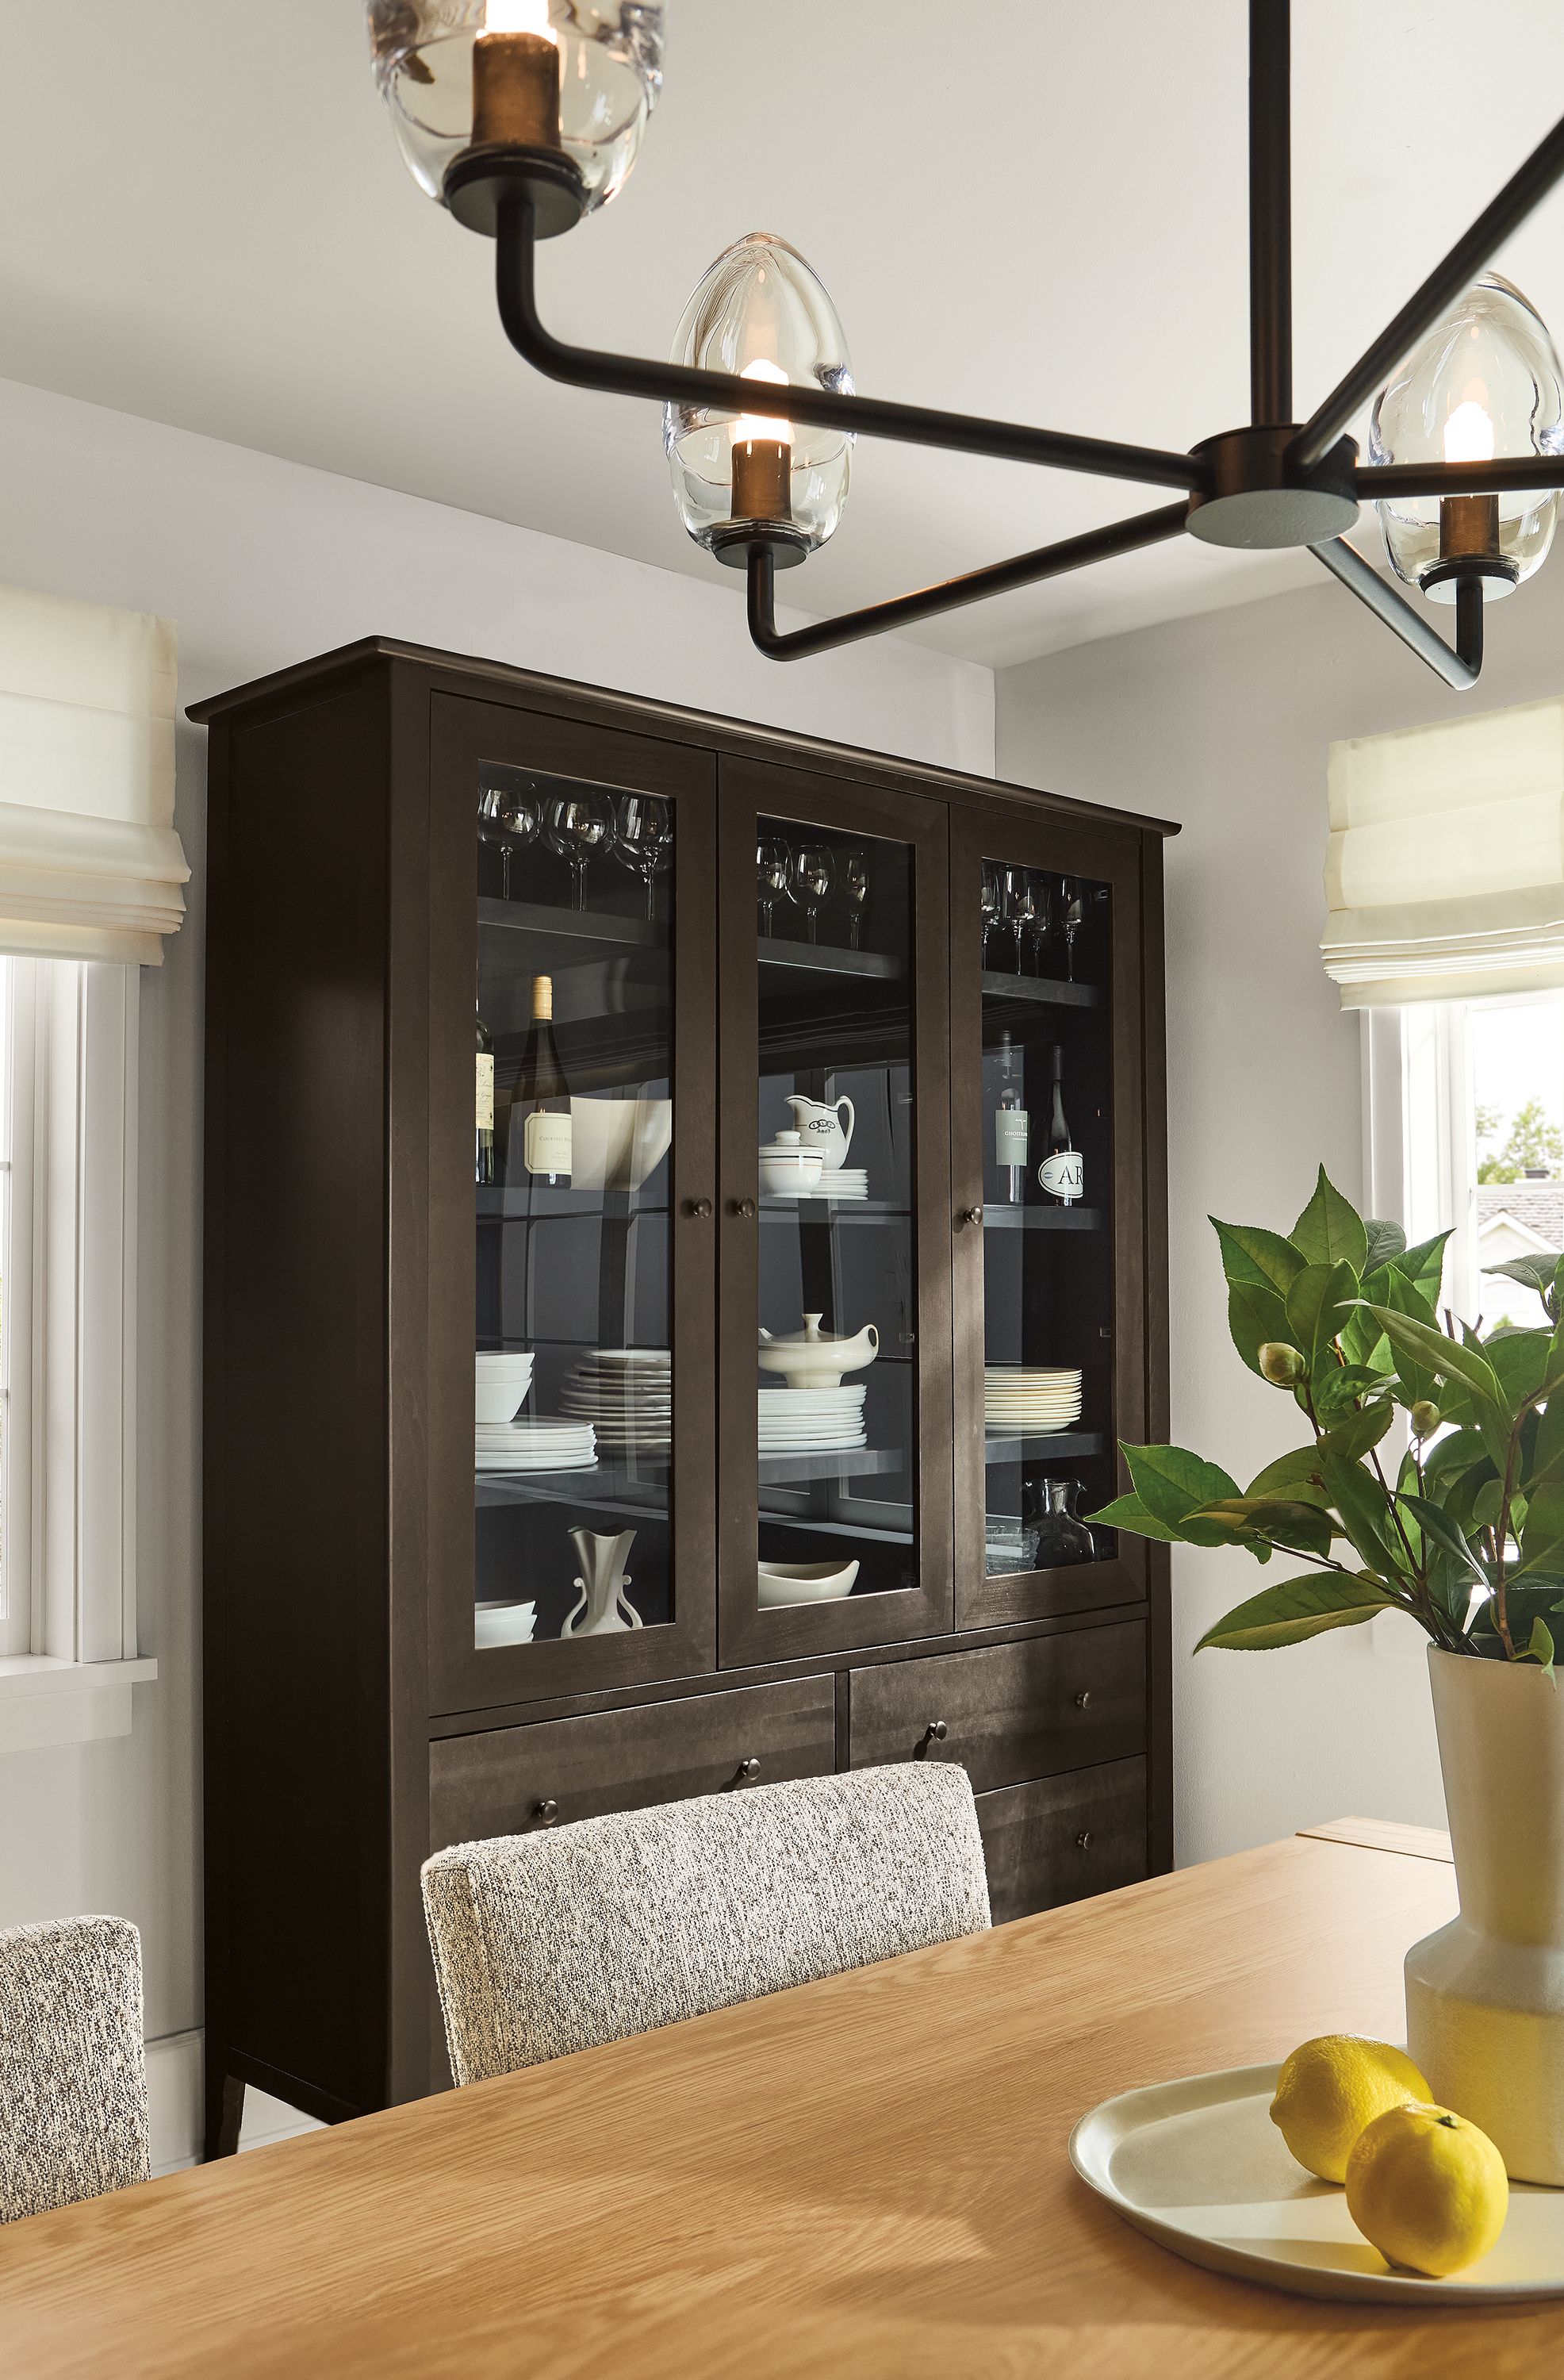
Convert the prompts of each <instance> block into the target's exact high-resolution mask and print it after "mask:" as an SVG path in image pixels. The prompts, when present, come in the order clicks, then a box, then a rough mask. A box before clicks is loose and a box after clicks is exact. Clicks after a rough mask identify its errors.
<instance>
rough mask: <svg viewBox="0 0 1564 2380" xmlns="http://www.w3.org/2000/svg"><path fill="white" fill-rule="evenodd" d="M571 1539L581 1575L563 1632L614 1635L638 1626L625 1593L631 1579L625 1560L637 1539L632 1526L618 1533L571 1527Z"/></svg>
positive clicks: (634, 1609)
mask: <svg viewBox="0 0 1564 2380" xmlns="http://www.w3.org/2000/svg"><path fill="white" fill-rule="evenodd" d="M570 1542H571V1544H572V1545H573V1546H574V1547H575V1548H576V1560H578V1561H579V1562H580V1564H581V1568H582V1572H583V1573H584V1575H583V1576H582V1577H580V1578H578V1579H577V1580H576V1592H577V1594H578V1595H579V1597H580V1598H581V1599H580V1601H579V1602H578V1603H577V1604H576V1607H575V1609H573V1610H572V1611H571V1613H570V1614H569V1616H568V1618H567V1619H566V1621H565V1623H564V1627H563V1628H562V1629H561V1630H560V1634H561V1635H562V1636H617V1635H618V1634H619V1633H621V1631H622V1630H624V1629H627V1628H639V1627H640V1625H641V1615H640V1613H639V1612H638V1611H637V1609H636V1607H635V1605H634V1604H633V1603H632V1602H631V1601H630V1599H629V1597H628V1596H627V1595H626V1594H625V1592H624V1590H625V1588H626V1587H627V1586H628V1585H630V1581H629V1580H628V1579H627V1578H626V1577H625V1575H624V1564H625V1560H626V1559H627V1558H628V1555H629V1551H630V1548H631V1547H632V1546H633V1545H634V1544H635V1542H636V1532H635V1530H634V1529H625V1530H623V1531H622V1532H621V1534H620V1535H619V1536H617V1537H600V1536H594V1535H593V1533H592V1531H591V1530H590V1529H572V1531H571V1532H570Z"/></svg>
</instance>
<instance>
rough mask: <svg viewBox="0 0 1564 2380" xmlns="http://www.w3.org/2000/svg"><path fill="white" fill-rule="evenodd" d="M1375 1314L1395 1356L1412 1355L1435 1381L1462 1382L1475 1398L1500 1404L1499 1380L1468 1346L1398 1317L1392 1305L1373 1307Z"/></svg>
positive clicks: (1481, 1356)
mask: <svg viewBox="0 0 1564 2380" xmlns="http://www.w3.org/2000/svg"><path fill="white" fill-rule="evenodd" d="M1374 1312H1375V1314H1376V1317H1377V1318H1378V1320H1379V1321H1380V1322H1381V1323H1382V1324H1383V1325H1384V1330H1385V1336H1386V1337H1387V1338H1388V1340H1389V1342H1390V1344H1391V1346H1392V1347H1394V1348H1395V1350H1396V1352H1397V1354H1407V1355H1409V1356H1411V1358H1412V1362H1413V1363H1414V1365H1420V1366H1422V1367H1423V1368H1424V1369H1425V1371H1429V1372H1432V1373H1433V1374H1434V1376H1435V1378H1437V1379H1441V1380H1464V1381H1465V1383H1466V1385H1467V1387H1468V1388H1470V1389H1472V1390H1474V1392H1475V1393H1476V1394H1477V1396H1479V1397H1483V1398H1486V1399H1487V1401H1488V1402H1489V1403H1491V1404H1494V1405H1496V1406H1501V1405H1502V1399H1501V1398H1500V1395H1499V1386H1498V1381H1497V1378H1495V1376H1494V1368H1493V1366H1492V1365H1491V1364H1490V1363H1489V1361H1488V1359H1487V1357H1486V1356H1485V1355H1483V1354H1478V1353H1477V1352H1476V1351H1475V1350H1474V1349H1473V1348H1471V1347H1461V1346H1458V1345H1457V1343H1456V1342H1455V1341H1454V1340H1453V1339H1448V1338H1447V1337H1446V1336H1445V1333H1444V1332H1443V1331H1442V1330H1430V1329H1429V1327H1428V1325H1427V1324H1426V1323H1425V1322H1419V1321H1417V1320H1415V1319H1414V1318H1413V1317H1412V1315H1410V1314H1398V1313H1397V1312H1396V1310H1395V1308H1394V1307H1393V1306H1389V1305H1376V1307H1375V1308H1374ZM1402 1378H1405V1375H1404V1374H1403V1375H1402Z"/></svg>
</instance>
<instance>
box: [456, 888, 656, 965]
mask: <svg viewBox="0 0 1564 2380" xmlns="http://www.w3.org/2000/svg"><path fill="white" fill-rule="evenodd" d="M478 922H479V926H480V927H498V928H500V929H502V930H503V932H506V933H512V934H527V935H530V936H531V938H532V940H533V941H535V942H537V943H538V944H539V945H540V946H541V945H542V944H544V943H547V944H549V945H550V950H549V952H548V953H547V955H549V956H551V957H553V958H554V965H555V971H556V972H557V971H558V969H560V968H563V967H567V966H573V965H574V966H584V965H589V964H590V963H591V962H592V961H593V960H595V959H599V958H600V957H601V955H602V944H603V943H604V942H612V943H614V944H616V945H617V946H618V948H619V949H621V950H629V951H659V952H661V951H665V950H666V949H667V948H668V937H669V929H668V927H666V926H661V925H649V924H648V922H647V920H646V918H645V917H617V916H615V915H614V914H613V913H612V911H610V910H607V909H556V908H554V907H552V905H549V904H547V903H544V902H541V901H491V900H481V899H480V900H479V905H478ZM556 943H557V944H558V945H559V952H558V954H557V956H555V953H554V952H553V948H552V946H553V945H554V944H556ZM544 955H545V953H544V952H543V950H542V948H541V947H540V949H539V952H538V957H539V960H540V961H541V959H542V958H543V956H544Z"/></svg>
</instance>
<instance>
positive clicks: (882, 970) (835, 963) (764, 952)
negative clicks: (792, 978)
mask: <svg viewBox="0 0 1564 2380" xmlns="http://www.w3.org/2000/svg"><path fill="white" fill-rule="evenodd" d="M758 955H759V963H760V965H762V966H763V967H781V968H782V969H784V970H785V971H786V972H787V973H788V974H790V975H830V976H842V975H845V976H856V977H858V979H859V981H860V982H864V981H874V982H877V983H900V982H901V981H903V978H904V977H905V975H906V972H907V963H906V961H905V959H902V958H896V957H892V956H891V955H889V954H888V953H885V952H883V951H843V950H834V949H832V947H831V945H830V943H829V942H783V941H778V940H777V939H776V937H775V936H774V935H772V936H770V937H767V936H766V935H764V934H762V936H761V937H760V940H759V942H758Z"/></svg>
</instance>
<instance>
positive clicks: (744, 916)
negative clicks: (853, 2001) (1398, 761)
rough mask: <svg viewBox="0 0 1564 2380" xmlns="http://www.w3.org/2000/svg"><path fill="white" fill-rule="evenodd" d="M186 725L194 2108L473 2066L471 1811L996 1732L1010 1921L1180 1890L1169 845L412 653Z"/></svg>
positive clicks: (989, 789)
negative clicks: (204, 906) (1124, 1512)
mask: <svg viewBox="0 0 1564 2380" xmlns="http://www.w3.org/2000/svg"><path fill="white" fill-rule="evenodd" d="M192 715H193V716H195V717H196V718H198V719H200V720H201V721H203V722H210V724H211V728H212V748H211V809H210V836H209V861H208V959H207V970H208V979H207V1127H206V1128H207V1156H206V1391H205V1395H206V1405H205V1694H206V1721H205V1770H206V1797H205V1814H206V1844H207V1857H206V1875H207V1892H206V1927H207V1962H206V1991H207V2010H206V2038H207V2058H208V2131H209V2143H210V2144H211V2145H212V2147H216V2146H217V2145H219V2144H220V2143H224V2142H225V2141H226V2140H227V2138H228V2137H229V2136H230V2135H231V2132H232V2130H233V2126H234V2122H235V2118H236V2107H237V2105H238V2102H239V2100H240V2099H241V2098H242V2091H241V2090H240V2088H239V2086H241V2085H243V2084H246V2083H255V2084H257V2085H259V2086H261V2087H262V2088H264V2089H266V2090H269V2091H272V2092H274V2093H276V2094H277V2095H279V2096H281V2097H282V2098H284V2099H285V2100H287V2101H289V2102H291V2103H292V2104H293V2105H295V2106H297V2107H301V2108H304V2109H306V2110H308V2111H309V2112H311V2113H314V2114H316V2115H319V2116H321V2117H324V2118H327V2119H335V2118H341V2117H346V2116H352V2115H358V2114H361V2113H363V2112H365V2111H366V2110H369V2109H370V2108H374V2107H382V2106H384V2105H386V2104H388V2103H389V2102H393V2101H396V2100H402V2099H407V2098H412V2097H416V2096H418V2095H420V2094H422V2093H424V2092H427V2091H429V2090H430V2089H436V2088H441V2087H443V2086H444V2085H445V2084H446V2083H448V2081H449V2076H448V2073H447V2071H446V2070H445V2067H444V2061H443V2047H442V2045H441V2041H440V2034H439V2027H438V2023H437V2021H436V2011H435V2009H434V2005H433V1982H432V1975H431V1972H430V1960H429V1954H428V1949H427V1945H426V1941H425V1936H424V1928H423V1919H422V1912H421V1907H420V1901H419V1892H418V1870H419V1867H420V1864H421V1863H422V1862H423V1861H424V1860H425V1859H426V1858H427V1857H428V1856H429V1854H430V1852H432V1851H435V1850H438V1849H440V1848H442V1847H443V1845H445V1844H447V1843H450V1842H453V1841H459V1840H469V1839H471V1838H474V1837H477V1836H482V1835H488V1834H493V1833H502V1832H509V1831H516V1830H520V1829H524V1828H530V1827H535V1826H546V1825H552V1824H557V1823H560V1822H564V1821H568V1820H570V1819H573V1818H579V1817H587V1816H590V1815H593V1814H595V1813H598V1812H600V1811H605V1810H614V1809H626V1808H633V1807H636V1806H638V1805H644V1804H648V1803H655V1802H660V1801H663V1800H667V1799H671V1798H674V1797H676V1796H679V1795H683V1794H692V1793H705V1792H721V1791H742V1790H744V1788H745V1787H746V1785H747V1784H750V1783H752V1782H755V1781H757V1780H758V1781H761V1782H771V1781H774V1780H775V1779H781V1778H788V1777H804V1776H814V1775H818V1774H821V1773H823V1772H825V1771H829V1770H830V1769H832V1768H843V1767H862V1766H866V1765H868V1764H870V1763H874V1762H881V1761H892V1760H904V1759H954V1760H961V1761H963V1762H964V1763H965V1765H966V1767H967V1768H968V1770H969V1771H970V1773H971V1777H972V1782H973V1787H974V1791H976V1795H977V1807H978V1812H979V1815H980V1818H981V1821H982V1827H983V1835H984V1841H985V1845H986V1848H987V1851H988V1865H989V1876H990V1887H991V1892H992V1898H993V1904H994V1913H995V1916H996V1918H997V1919H1005V1918H1010V1917H1014V1916H1019V1915H1022V1914H1024V1913H1026V1912H1028V1911H1031V1910H1035V1909H1038V1908H1042V1907H1046V1906H1048V1905H1049V1904H1050V1903H1053V1902H1056V1901H1061V1900H1073V1899H1076V1898H1079V1897H1081V1896H1082V1895H1084V1894H1086V1893H1091V1892H1096V1891H1101V1890H1106V1889H1108V1888H1110V1887H1112V1886H1116V1885H1120V1884H1122V1883H1125V1882H1127V1881H1129V1880H1131V1879H1133V1878H1134V1877H1136V1876H1145V1875H1146V1874H1148V1873H1150V1872H1152V1871H1154V1870H1157V1869H1159V1868H1164V1867H1166V1866H1167V1865H1168V1864H1170V1853H1171V1812H1170V1787H1169V1779H1170V1744H1169V1684H1168V1627H1167V1576H1166V1563H1165V1557H1164V1555H1163V1553H1162V1551H1161V1549H1159V1548H1155V1547H1151V1546H1148V1545H1146V1544H1145V1543H1143V1542H1142V1541H1140V1540H1138V1539H1137V1540H1130V1539H1123V1540H1117V1541H1116V1540H1115V1538H1114V1536H1113V1535H1112V1533H1111V1532H1104V1531H1101V1530H1098V1531H1096V1532H1088V1531H1087V1530H1086V1529H1085V1527H1084V1525H1083V1524H1082V1523H1081V1521H1080V1519H1079V1517H1078V1516H1079V1513H1081V1512H1091V1511H1093V1510H1095V1509H1096V1508H1097V1507H1098V1506H1100V1505H1101V1504H1103V1503H1105V1502H1106V1501H1107V1500H1109V1498H1110V1497H1111V1496H1112V1495H1113V1494H1114V1493H1115V1492H1117V1489H1118V1487H1119V1485H1120V1484H1121V1481H1120V1470H1121V1464H1120V1459H1119V1457H1118V1454H1117V1451H1116V1449H1117V1442H1118V1441H1119V1440H1120V1439H1129V1440H1131V1441H1134V1440H1135V1439H1146V1438H1150V1437H1155V1436H1157V1435H1158V1434H1159V1433H1161V1432H1163V1431H1164V1430H1165V1428H1166V1336H1165V1332H1166V1304H1167V1297H1166V1281H1165V1257H1166V1223H1165V1182H1164V1172H1163V1167H1164V1119H1163V1040H1162V1034H1163V1028H1162V980H1161V860H1162V853H1161V844H1162V837H1163V835H1164V834H1165V833H1166V832H1169V830H1168V829H1166V828H1164V827H1162V826H1161V825H1159V824H1158V822H1157V821H1155V820H1148V819H1143V818H1140V817H1137V816H1134V815H1133V814H1131V813H1127V812H1109V811H1102V810H1097V809H1093V808H1089V807H1085V806H1084V805H1082V804H1079V803H1072V802H1067V801H1063V800H1061V799H1057V798H1055V797H1054V796H1052V795H1041V794H1036V793H1030V792H1025V791H1023V790H1021V789H1018V788H1015V787H1012V786H1002V785H994V784H990V783H987V782H986V781H982V780H978V779H975V778H970V777H964V776H960V775H957V774H954V773H952V772H949V771H941V770H936V769H929V768H924V767H921V766H917V765H915V764H911V763H906V762H903V761H896V760H889V759H883V758H880V757H878V756H875V755H871V754H867V753H858V752H851V751H843V750H838V749H835V748H833V747H829V746H825V745H821V744H817V743H813V742H810V741H809V740H807V739H806V738H802V737H798V736H783V735H767V734H765V733H763V732H761V731H759V730H758V729H753V728H748V727H745V726H742V725H739V724H737V723H735V722H731V721H725V720H717V719H707V718H701V717H698V716H697V715H695V714H693V713H690V712H687V711H681V710H674V709H672V708H670V707H668V706H665V705H661V704H658V703H653V702H648V701H643V700H639V699H632V698H626V697H622V696H616V695H612V694H605V693H601V692H599V691H597V690H596V689H593V688H590V687H585V686H566V685H561V684H558V683H555V682H553V681H551V680H548V679H544V678H539V677H535V676H531V675H529V674H527V673H525V672H523V671H518V670H511V669H504V668H500V667H496V666H491V665H486V664H479V663H477V662H467V661H463V660H460V659H458V658H455V657H452V656H449V655H444V654H440V653H430V652H422V651H418V650H414V649H411V648H406V647H402V646H398V645H394V644H389V643H384V642H381V641H378V640H377V641H373V642H369V643H365V644H362V645H357V646H353V647H350V648H348V649H346V650H343V651H341V652H337V653H333V654H328V655H326V656H325V657H324V658H323V659H321V660H319V661H316V662H309V663H308V664H306V665H304V666H302V667H300V668H298V669H295V670H290V671H286V672H285V673H283V674H279V675H277V676H275V677H272V678H269V679H266V680H263V681H262V682H261V683H260V684H258V685H254V686H246V687H243V688H241V689H240V690H239V691H237V692H236V693H234V694H231V695H226V696H224V697H223V698H220V699H217V700H215V701H212V702H209V703H206V704H204V705H202V706H200V708H199V709H198V710H196V711H195V712H194V713H193V714H192ZM475 994H476V1003H477V1016H476V1019H474V1017H473V1002H474V999H475ZM550 1007H552V1017H551V1018H550V1019H549V1021H548V1023H547V1025H544V1024H543V1023H542V1022H540V1021H539V1022H535V1016H536V1014H537V1013H538V1012H540V1011H542V1010H545V1009H549V1008H550ZM551 1036H552V1041H551V1038H550V1037H551ZM475 1050H476V1065H477V1075H476V1093H475V1074H474V1066H475V1054H474V1053H475ZM551 1050H552V1053H553V1054H554V1055H557V1059H558V1062H559V1065H560V1067H561V1068H562V1070H563V1077H564V1080H563V1083H561V1082H560V1081H559V1080H557V1079H556V1078H555V1077H554V1076H553V1075H551V1073H550V1071H549V1063H548V1061H549V1057H550V1054H551ZM789 1133H796V1134H797V1135H799V1137H798V1138H797V1140H795V1141H789V1140H786V1139H782V1140H779V1138H778V1135H779V1134H783V1135H785V1134H789ZM757 1151H759V1152H760V1154H759V1156H758V1155H757ZM768 1151H769V1152H770V1154H768V1153H767V1152H768ZM768 1334H770V1338H769V1339H768ZM474 1394H476V1396H477V1400H478V1403H477V1405H476V1406H469V1403H468V1399H469V1396H472V1395H474ZM469 1413H475V1414H476V1421H475V1424H474V1425H473V1427H475V1431H476V1435H475V1436H474V1437H473V1438H471V1439H469V1437H468V1429H469V1421H468V1415H469ZM801 1573H803V1574H802V1575H801Z"/></svg>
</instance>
